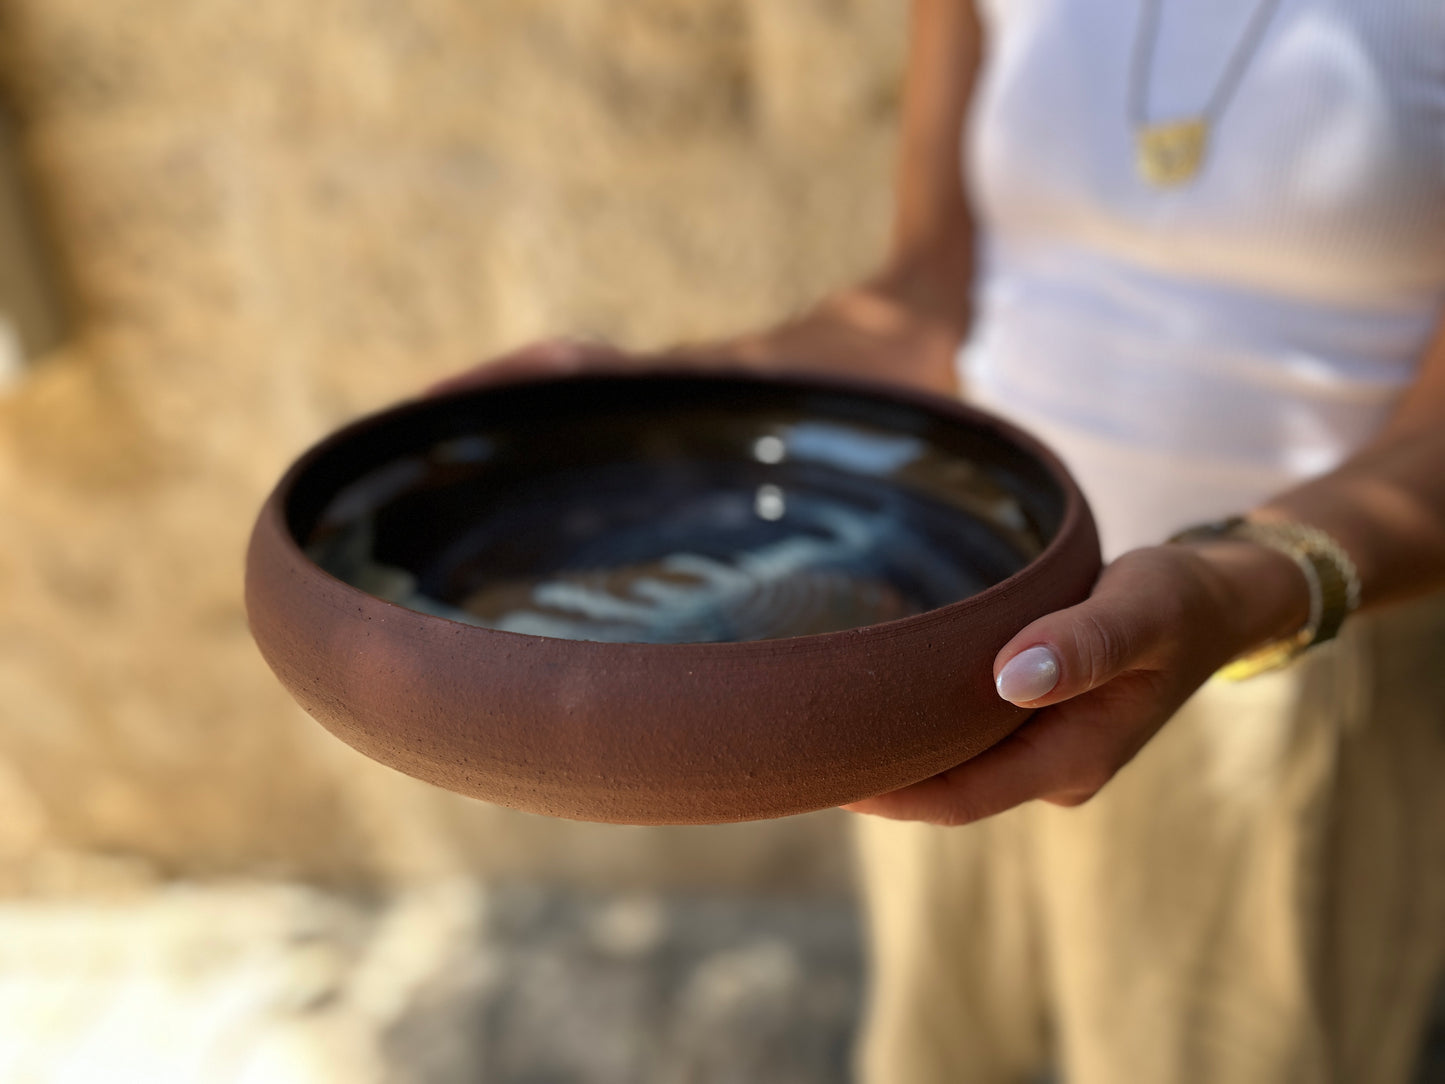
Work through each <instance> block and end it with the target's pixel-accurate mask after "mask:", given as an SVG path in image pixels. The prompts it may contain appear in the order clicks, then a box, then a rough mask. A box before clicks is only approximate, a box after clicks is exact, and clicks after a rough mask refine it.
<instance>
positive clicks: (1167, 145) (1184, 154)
mask: <svg viewBox="0 0 1445 1084" xmlns="http://www.w3.org/2000/svg"><path fill="white" fill-rule="evenodd" d="M1162 4H1163V0H1142V7H1141V9H1140V12H1139V29H1138V33H1137V34H1136V35H1135V37H1134V52H1133V56H1132V58H1131V63H1130V68H1129V122H1130V123H1131V124H1132V125H1133V126H1134V130H1135V133H1136V135H1135V138H1136V150H1137V153H1138V168H1139V172H1140V173H1141V174H1143V176H1144V178H1145V179H1146V180H1148V181H1149V182H1151V183H1153V184H1156V185H1160V186H1165V187H1167V186H1173V185H1179V184H1183V183H1185V182H1186V181H1189V180H1192V179H1193V178H1194V176H1195V174H1197V173H1198V172H1199V168H1200V166H1201V165H1202V164H1203V161H1204V152H1205V149H1206V145H1207V143H1208V139H1209V130H1210V127H1211V126H1212V125H1213V124H1215V123H1216V122H1217V121H1218V120H1219V118H1220V117H1221V116H1222V115H1223V113H1224V110H1225V108H1226V107H1227V106H1228V105H1229V101H1230V99H1231V98H1232V97H1233V96H1234V92H1235V90H1236V89H1237V88H1238V86H1239V83H1240V80H1241V79H1243V77H1244V71H1245V69H1246V68H1247V67H1249V62H1250V61H1251V60H1252V59H1253V58H1254V54H1255V53H1256V52H1257V51H1258V49H1259V44H1260V41H1261V40H1262V39H1263V38H1264V31H1265V28H1266V27H1268V26H1269V23H1270V20H1271V19H1272V18H1273V16H1274V13H1275V9H1276V8H1278V7H1279V0H1259V3H1258V4H1257V5H1256V6H1255V9H1254V12H1253V13H1252V14H1251V15H1250V17H1249V22H1248V23H1246V24H1245V27H1244V33H1243V34H1242V35H1240V39H1239V41H1238V42H1237V43H1236V44H1235V47H1234V51H1233V52H1231V53H1230V55H1229V59H1228V61H1227V62H1226V63H1225V66H1224V71H1223V72H1222V73H1221V74H1220V76H1219V81H1218V82H1217V83H1216V84H1215V86H1214V90H1213V91H1212V92H1211V93H1210V95H1209V98H1208V99H1207V100H1206V101H1205V103H1204V107H1203V108H1202V109H1201V110H1200V111H1199V112H1198V113H1196V114H1194V115H1193V116H1188V117H1183V118H1177V119H1174V120H1166V121H1154V120H1150V118H1149V103H1148V99H1149V89H1150V85H1151V84H1152V82H1153V80H1154V54H1155V53H1156V52H1157V51H1158V44H1159V21H1160V9H1161V7H1162Z"/></svg>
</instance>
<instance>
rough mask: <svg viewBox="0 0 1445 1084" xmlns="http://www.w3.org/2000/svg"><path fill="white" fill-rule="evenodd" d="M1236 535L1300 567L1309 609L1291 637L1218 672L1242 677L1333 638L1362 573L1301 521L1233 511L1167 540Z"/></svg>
mask: <svg viewBox="0 0 1445 1084" xmlns="http://www.w3.org/2000/svg"><path fill="white" fill-rule="evenodd" d="M1224 539H1235V540H1238V541H1242V542H1254V543H1257V544H1258V545H1261V546H1268V547H1269V548H1270V549H1272V550H1276V551H1278V552H1280V553H1282V554H1284V555H1285V556H1286V557H1288V558H1289V559H1290V560H1292V561H1294V563H1295V564H1296V565H1298V566H1299V570H1300V572H1301V573H1303V574H1304V578H1305V582H1306V583H1307V584H1309V591H1310V614H1309V619H1308V620H1307V621H1306V622H1305V623H1304V626H1303V627H1302V628H1301V629H1300V630H1299V631H1298V632H1296V633H1294V634H1293V635H1291V636H1286V637H1284V638H1283V639H1281V640H1275V641H1273V642H1272V643H1268V644H1265V645H1264V646H1263V647H1258V648H1255V649H1254V650H1253V651H1250V652H1247V653H1246V654H1244V655H1241V656H1240V657H1239V658H1237V659H1235V660H1233V661H1232V662H1230V663H1228V664H1227V665H1225V667H1224V668H1223V669H1222V670H1220V671H1219V675H1220V676H1221V677H1224V678H1227V679H1229V680H1231V681H1243V680H1244V679H1245V678H1250V677H1254V676H1255V675H1256V674H1263V673H1266V672H1267V671H1270V670H1278V669H1280V668H1281V667H1283V666H1286V665H1288V664H1289V663H1291V662H1293V661H1294V660H1295V659H1297V658H1298V657H1299V656H1300V655H1302V654H1304V652H1305V651H1306V650H1307V649H1309V648H1311V647H1313V646H1314V645H1315V644H1322V643H1324V642H1325V641H1327V640H1333V639H1334V638H1335V636H1337V635H1338V634H1339V631H1340V626H1342V625H1343V624H1344V623H1345V618H1346V617H1348V616H1349V615H1350V614H1351V613H1352V612H1353V611H1354V610H1355V608H1356V607H1358V606H1359V604H1360V576H1359V573H1358V572H1357V571H1356V570H1355V563H1354V562H1353V561H1352V560H1350V555H1349V554H1348V553H1346V552H1345V549H1344V547H1343V546H1341V545H1340V544H1339V543H1338V542H1336V541H1335V540H1334V539H1333V538H1331V537H1330V536H1329V535H1328V534H1326V533H1325V532H1324V531H1322V530H1320V529H1319V528H1318V527H1311V526H1309V525H1307V524H1304V523H1291V522H1280V523H1270V522H1257V521H1255V520H1249V519H1245V518H1244V517H1243V516H1231V517H1230V518H1229V519H1222V520H1219V521H1217V522H1214V523H1201V524H1199V525H1197V526H1194V527H1189V528H1186V529H1185V530H1183V531H1180V532H1179V533H1178V534H1176V535H1174V536H1173V537H1171V538H1170V539H1169V541H1170V542H1211V541H1219V540H1224Z"/></svg>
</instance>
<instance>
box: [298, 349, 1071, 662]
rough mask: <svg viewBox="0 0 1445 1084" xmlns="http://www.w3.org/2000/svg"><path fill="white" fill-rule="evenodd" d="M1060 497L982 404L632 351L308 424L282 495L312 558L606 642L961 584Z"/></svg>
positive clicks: (941, 602) (932, 595)
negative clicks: (944, 404) (650, 366)
mask: <svg viewBox="0 0 1445 1084" xmlns="http://www.w3.org/2000/svg"><path fill="white" fill-rule="evenodd" d="M1067 504H1068V493H1067V492H1066V488H1065V486H1064V485H1062V484H1061V482H1060V479H1059V477H1058V475H1057V473H1056V472H1055V471H1053V470H1051V469H1049V467H1048V466H1047V465H1046V464H1045V463H1044V462H1043V461H1042V460H1041V458H1040V457H1039V456H1038V455H1037V454H1035V453H1034V452H1032V451H1030V450H1028V449H1026V448H1024V447H1021V446H1020V445H1019V444H1018V443H1017V442H1016V441H1015V440H1013V439H1009V438H1007V437H1005V436H1003V435H1001V434H1000V432H999V431H998V430H996V429H994V428H992V427H990V426H989V425H987V424H961V423H959V422H958V421H957V420H956V419H951V418H950V417H948V416H947V415H944V414H941V413H939V412H938V411H935V410H933V409H929V407H928V406H927V405H926V404H925V403H924V402H922V401H919V402H917V403H914V402H912V401H910V400H909V398H908V397H907V396H890V397H880V396H877V395H873V394H870V393H869V392H868V391H867V390H866V389H864V388H861V387H851V386H848V385H842V384H840V385H837V386H832V385H826V384H825V385H820V384H818V383H815V382H811V381H806V382H805V381H796V382H795V381H790V380H787V379H767V380H760V379H754V378H750V377H742V376H731V377H730V376H725V375H712V376H708V377H700V376H698V375H696V374H688V373H672V374H669V373H658V372H653V373H648V374H645V375H607V376H596V377H574V378H568V379H560V380H544V381H536V382H528V383H523V384H517V385H510V386H503V387H492V388H487V389H485V390H481V391H478V392H475V393H466V394H460V395H454V396H450V397H447V398H443V399H437V400H430V401H426V402H423V403H418V404H415V405H413V406H412V407H409V408H404V409H401V410H396V411H392V412H390V413H389V414H387V415H385V416H383V418H382V419H381V420H380V421H378V420H376V419H372V420H370V421H368V422H366V423H364V427H363V428H362V429H360V430H358V433H357V435H356V439H347V434H346V432H345V431H343V434H341V435H340V437H338V438H334V439H333V440H331V441H329V442H327V443H325V444H323V445H322V446H321V447H320V448H318V449H317V451H316V452H315V453H314V454H313V455H311V456H310V457H309V459H308V460H307V461H305V462H304V463H303V466H302V468H301V469H300V470H299V471H298V472H297V473H296V474H295V475H294V477H293V479H292V482H291V485H290V487H289V490H288V491H287V493H286V495H285V502H284V518H285V524H286V528H287V530H288V531H289V534H290V536H291V538H292V539H293V540H294V542H295V543H296V544H297V545H298V546H299V547H300V548H301V549H302V550H303V551H304V552H305V553H306V554H307V555H308V557H309V558H310V559H311V560H312V561H314V562H315V563H316V564H317V565H319V566H320V567H321V568H322V569H324V570H325V571H326V572H328V573H330V574H331V575H332V576H334V577H336V578H337V579H339V580H342V581H343V582H345V583H348V584H350V585H352V586H354V587H357V588H359V589H361V590H363V591H365V592H367V593H368V594H370V595H373V596H376V597H378V598H381V599H383V600H386V601H388V602H393V603H396V604H398V605H401V606H404V607H407V608H409V609H412V610H415V611H418V612H421V613H425V614H430V615H433V616H437V617H444V618H448V619H451V620H453V621H458V622H461V623H464V624H468V625H474V626H480V627H484V628H490V629H497V630H502V631H505V632H512V633H523V634H527V635H532V636H541V637H548V638H554V639H562V640H579V641H603V642H614V643H653V644H667V643H672V644H677V643H694V644H698V643H722V642H738V641H763V640H774V639H783V638H791V637H798V636H808V635H814V634H821V633H832V632H839V631H842V630H847V629H856V628H861V627H865V626H874V625H878V624H880V623H883V622H888V621H893V620H899V619H904V618H908V617H911V616H915V615H918V614H921V613H925V612H928V611H931V610H935V609H937V608H940V607H944V606H947V605H949V604H950V603H954V602H957V601H960V600H962V599H966V598H969V597H971V596H974V595H976V594H978V593H979V592H981V591H984V590H985V589H987V588H988V587H990V586H992V585H994V584H997V583H999V582H1000V581H1003V580H1005V579H1007V578H1008V577H1010V576H1011V575H1013V574H1014V573H1016V572H1018V571H1019V570H1020V569H1022V568H1024V567H1025V566H1026V565H1028V564H1029V563H1030V562H1031V561H1033V560H1035V559H1036V558H1037V557H1038V556H1039V555H1040V554H1041V553H1042V552H1043V551H1044V550H1045V549H1046V548H1047V547H1048V545H1049V543H1050V541H1051V540H1052V539H1053V538H1054V537H1055V534H1056V533H1057V531H1058V529H1059V526H1060V523H1061V520H1062V518H1063V516H1064V514H1065V511H1066V507H1067Z"/></svg>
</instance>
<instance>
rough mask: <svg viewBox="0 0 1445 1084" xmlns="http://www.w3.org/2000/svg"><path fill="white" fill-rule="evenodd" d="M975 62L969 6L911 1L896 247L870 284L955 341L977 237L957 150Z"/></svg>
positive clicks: (955, 1) (963, 321)
mask: <svg viewBox="0 0 1445 1084" xmlns="http://www.w3.org/2000/svg"><path fill="white" fill-rule="evenodd" d="M982 53H983V30H982V27H981V25H980V23H979V20H978V17H977V14H976V12H975V10H974V6H973V4H972V3H971V2H969V0H913V4H912V8H911V15H910V33H909V48H908V66H907V77H906V80H905V83H904V88H903V115H902V121H901V125H900V133H899V149H898V165H897V175H896V181H895V190H894V218H893V240H892V244H891V247H890V250H889V254H888V257H887V260H886V263H885V265H884V267H883V269H882V271H881V272H880V273H879V275H878V276H876V277H875V279H874V280H873V283H872V284H873V285H874V286H876V287H878V288H880V289H881V290H883V291H884V292H885V293H888V294H889V295H891V296H894V297H896V298H898V299H899V300H900V301H903V302H904V303H906V304H908V305H910V306H911V307H913V308H915V309H917V310H918V311H919V312H920V313H921V314H923V315H924V316H926V317H927V318H929V319H933V320H937V321H939V322H940V323H943V324H947V325H949V326H952V327H953V328H955V329H956V331H957V333H958V334H959V335H960V336H961V335H962V333H963V330H964V329H965V328H966V327H967V318H968V297H969V290H970V284H971V282H972V278H973V251H974V235H973V217H972V214H971V212H970V208H969V204H968V198H967V194H966V193H965V191H964V187H963V177H962V172H961V170H960V165H959V146H960V140H961V139H962V136H963V131H964V126H965V123H966V121H967V117H968V110H969V105H970V101H971V98H972V95H973V87H974V82H975V79H976V76H977V73H978V69H979V65H980V62H981V58H982Z"/></svg>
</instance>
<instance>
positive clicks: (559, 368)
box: [427, 275, 964, 395]
mask: <svg viewBox="0 0 1445 1084" xmlns="http://www.w3.org/2000/svg"><path fill="white" fill-rule="evenodd" d="M910 285H911V284H910V283H909V282H908V281H907V280H906V279H905V278H903V277H902V276H898V277H890V276H886V275H884V276H879V277H878V278H876V279H874V280H872V281H870V282H868V283H865V284H864V285H861V286H856V287H853V288H851V289H848V290H842V291H839V292H838V293H835V294H832V295H830V296H829V297H827V298H825V299H824V300H823V301H821V302H820V303H819V304H817V305H816V306H814V307H813V308H812V309H810V310H809V311H808V312H806V313H804V314H803V315H801V316H799V317H797V318H796V319H793V320H789V321H787V322H785V323H783V324H780V325H778V326H777V327H774V328H771V329H769V330H767V331H762V332H757V333H754V334H751V335H745V336H739V337H737V338H734V339H725V340H721V341H718V342H711V343H696V344H687V345H684V346H678V347H673V348H672V349H669V350H665V351H661V352H658V353H653V354H628V353H625V352H623V351H622V350H619V349H618V348H617V347H615V346H612V345H610V344H608V343H604V342H598V341H594V340H582V339H545V340H542V341H540V342H535V343H531V344H529V345H527V346H524V347H522V348H520V349H518V350H514V351H511V352H510V353H507V354H503V355H501V356H500V357H496V358H493V359H491V360H489V361H485V362H482V363H481V364H480V365H476V366H473V367H472V368H470V369H467V370H464V371H463V372H461V373H458V374H456V375H455V376H452V377H448V378H447V379H446V380H443V381H441V382H439V383H437V384H434V385H433V386H432V387H430V388H429V389H427V391H428V394H432V395H441V394H446V393H448V392H454V391H463V390H466V389H468V388H475V387H483V386H486V385H489V384H498V383H506V382H508V381H512V380H524V379H528V378H531V377H538V376H567V375H571V374H574V373H581V372H588V371H594V370H607V369H616V368H619V367H628V366H632V367H647V366H649V365H652V366H658V365H678V364H683V365H696V366H699V367H707V366H730V367H740V368H745V369H757V370H760V371H770V372H816V373H830V374H838V375H846V376H857V377H864V378H871V379H873V380H879V381H892V382H894V383H899V384H905V385H908V386H911V387H916V388H924V389H927V390H930V391H935V392H941V393H943V394H953V393H955V392H956V390H957V388H956V384H955V380H954V375H953V356H954V352H955V351H956V349H957V347H958V343H959V341H960V340H961V339H962V337H963V333H964V318H963V316H962V315H960V316H958V317H957V318H956V319H952V320H945V319H943V318H941V317H939V316H936V315H933V314H932V312H931V310H930V307H929V306H927V305H924V304H920V303H916V302H915V301H914V299H913V297H912V296H911V291H910ZM961 309H962V306H961V305H960V310H961Z"/></svg>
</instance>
